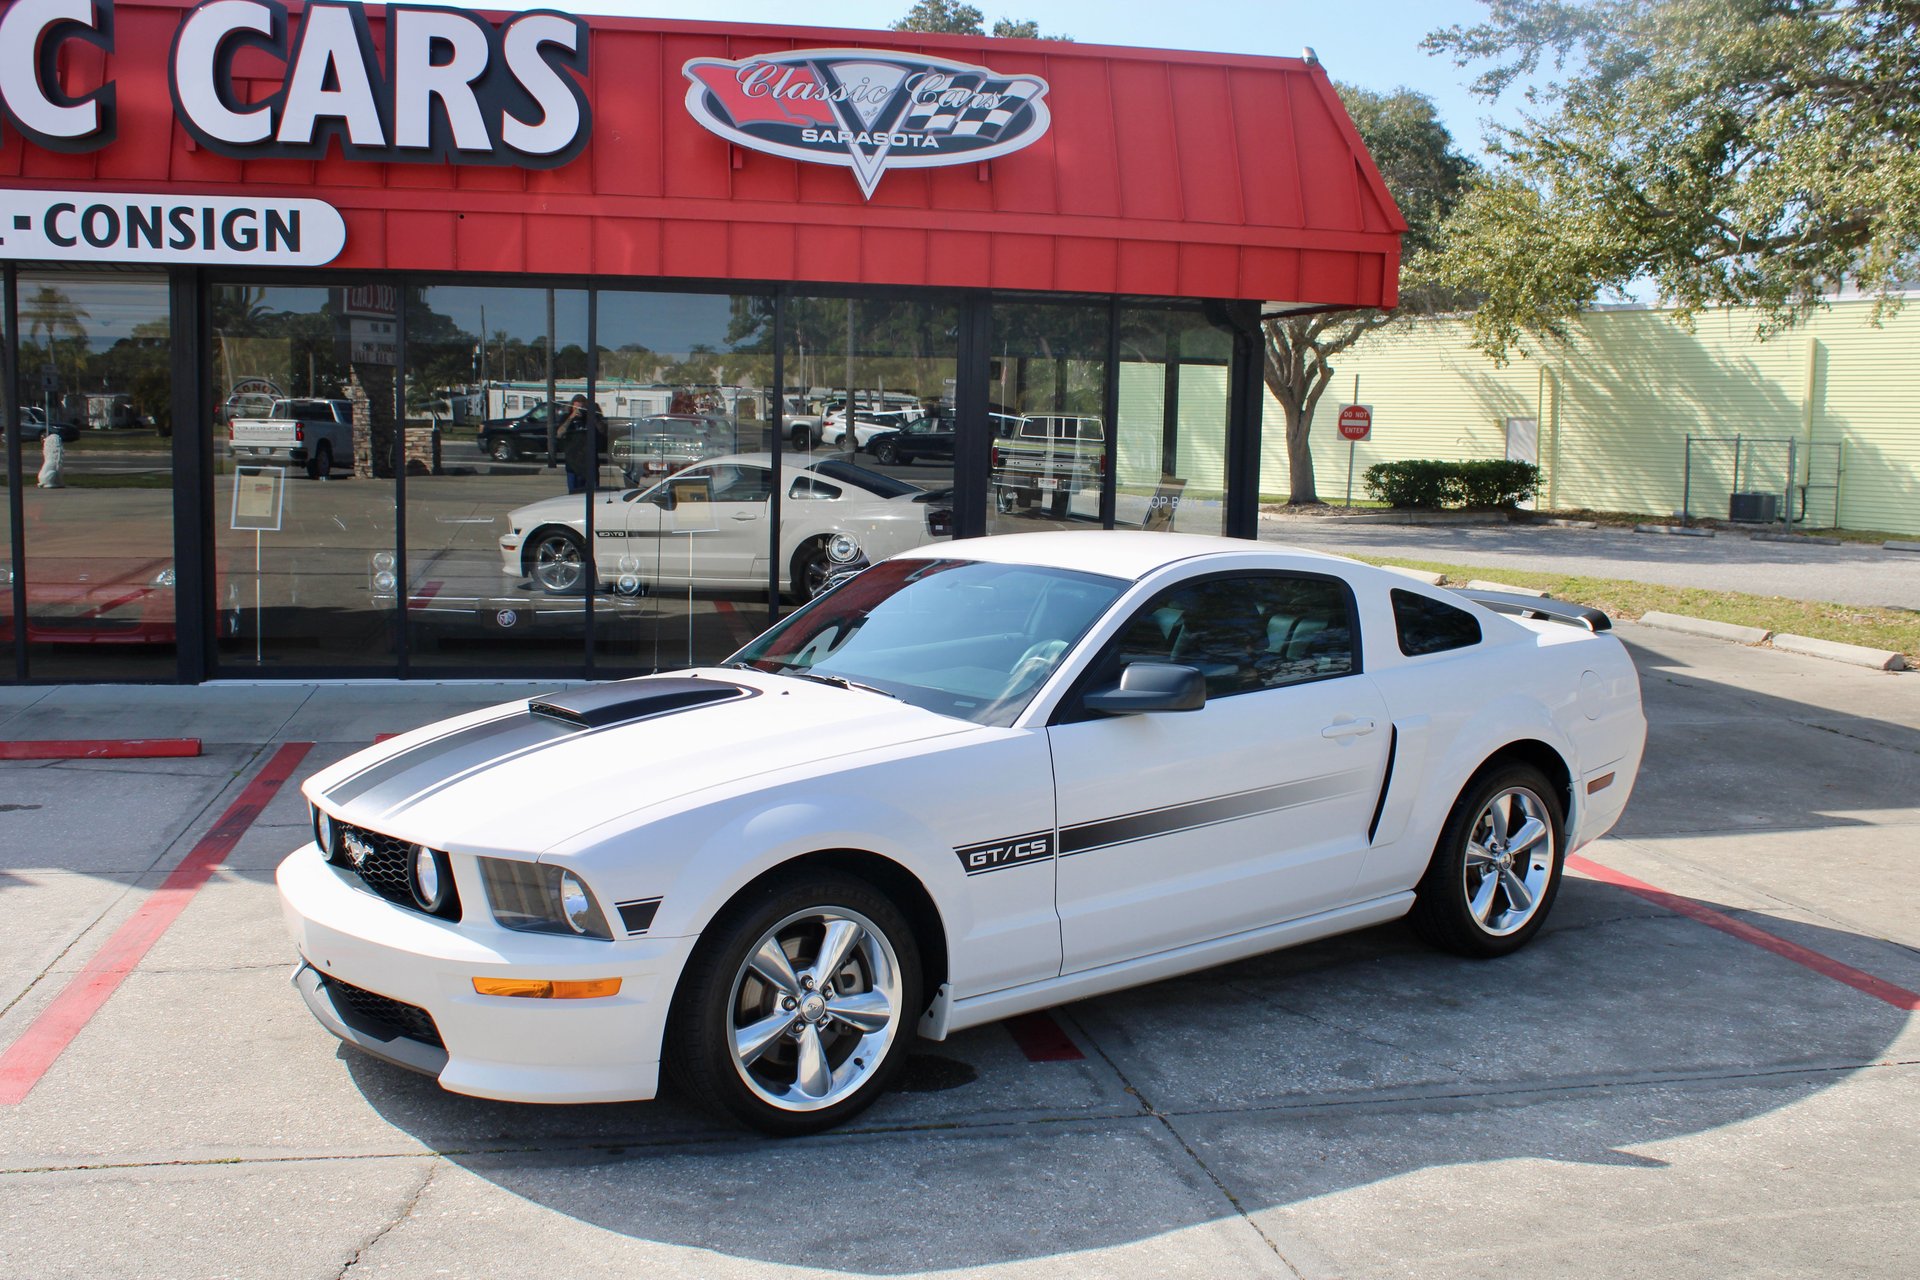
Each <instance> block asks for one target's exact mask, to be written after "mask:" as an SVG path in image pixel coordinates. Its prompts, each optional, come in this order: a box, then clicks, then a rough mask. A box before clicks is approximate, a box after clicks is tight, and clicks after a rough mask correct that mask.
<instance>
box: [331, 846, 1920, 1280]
mask: <svg viewBox="0 0 1920 1280" xmlns="http://www.w3.org/2000/svg"><path fill="white" fill-rule="evenodd" d="M1715 909H1716V910H1722V911H1735V910H1736V909H1735V908H1731V907H1725V906H1718V905H1716V906H1715ZM1794 938H1795V940H1796V941H1798V942H1799V943H1800V944H1801V945H1803V946H1807V947H1811V948H1813V949H1815V950H1820V951H1824V952H1826V953H1827V954H1845V953H1846V952H1847V950H1848V949H1850V948H1858V947H1859V946H1861V945H1862V944H1863V943H1866V942H1868V941H1869V940H1864V939H1861V938H1859V937H1857V936H1855V935H1852V934H1847V933H1844V932H1843V931H1838V930H1830V929H1824V928H1819V927H1811V926H1810V927H1803V928H1800V929H1798V930H1797V931H1796V932H1795V934H1794ZM1055 1016H1056V1017H1057V1018H1058V1019H1059V1020H1060V1021H1061V1022H1062V1023H1063V1024H1064V1025H1065V1026H1066V1027H1067V1028H1068V1029H1069V1030H1070V1032H1071V1034H1072V1035H1073V1037H1074V1039H1075V1041H1076V1043H1077V1044H1078V1045H1079V1046H1080V1047H1081V1048H1082V1049H1083V1050H1084V1051H1085V1053H1086V1057H1085V1059H1084V1060H1082V1061H1080V1062H1068V1063H1058V1062H1028V1061H1026V1060H1025V1059H1024V1058H1022V1057H1021V1055H1019V1054H1018V1053H1017V1052H1014V1051H1013V1049H1012V1039H1011V1037H1009V1036H1007V1034H1006V1032H1005V1029H1004V1028H1002V1027H999V1026H989V1027H983V1028H978V1029H976V1030H974V1031H971V1032H968V1033H965V1034H963V1035H961V1036H958V1037H955V1038H954V1039H952V1040H949V1041H947V1042H944V1043H941V1044H931V1043H926V1042H923V1043H922V1044H921V1046H920V1052H921V1054H922V1055H923V1058H931V1059H934V1060H943V1061H945V1062H948V1063H950V1064H952V1065H954V1066H956V1067H957V1068H959V1069H958V1070H957V1071H953V1072H949V1073H947V1074H948V1075H949V1076H950V1077H951V1078H952V1079H953V1080H954V1081H955V1082H956V1083H957V1087H954V1088H950V1089H944V1090H930V1091H923V1092H918V1093H915V1092H907V1093H901V1094H895V1095H891V1096H889V1097H887V1098H884V1099H882V1100H881V1102H880V1103H879V1104H878V1105H876V1106H875V1107H874V1108H873V1109H872V1110H871V1111H870V1112H868V1113H867V1114H866V1115H864V1116H862V1117H860V1118H859V1120H858V1121H857V1122H856V1123H855V1124H854V1125H853V1126H851V1127H850V1128H848V1129H846V1130H843V1131H840V1132H836V1133H831V1134H826V1135H822V1136H818V1137H814V1138H808V1139H801V1140H788V1141H773V1140H767V1139H762V1138H759V1137H757V1136H753V1135H749V1134H745V1133H742V1132H740V1131H736V1130H732V1129H727V1128H723V1127H718V1126H716V1125H714V1124H713V1123H710V1122H709V1121H707V1120H706V1119H705V1118H704V1117H702V1116H700V1115H699V1114H697V1113H694V1112H692V1111H690V1110H688V1109H686V1108H684V1107H683V1106H681V1105H680V1104H679V1103H678V1102H677V1101H675V1100H674V1099H673V1098H671V1097H670V1096H669V1097H667V1098H665V1099H663V1100H661V1101H656V1102H653V1103H646V1104H634V1105H631V1106H592V1107H530V1106H514V1105H510V1104H500V1103H489V1102H483V1101H478V1100H474V1099H469V1098H461V1097H456V1096H454V1095H451V1094H447V1093H444V1092H442V1091H441V1090H439V1089H438V1087H437V1086H436V1085H435V1084H434V1083H433V1082H432V1081H430V1080H428V1079H426V1078H424V1077H418V1076H410V1075H408V1074H406V1073H404V1072H402V1071H399V1070H398V1069H395V1068H390V1067H387V1066H386V1065H384V1064H382V1063H379V1062H376V1061H373V1060H371V1059H367V1058H364V1057H362V1056H361V1055H358V1054H354V1053H350V1052H347V1051H345V1050H343V1051H342V1058H343V1061H345V1062H346V1064H347V1069H348V1070H349V1071H350V1072H351V1074H352V1076H353V1079H354V1081H355V1082H356V1083H357V1084H358V1086H359V1087H360V1089H361V1091H362V1092H363V1094H364V1095H365V1096H366V1098H367V1100H368V1101H369V1103H371V1105H372V1106H373V1107H374V1108H375V1109H376V1110H377V1111H378V1112H379V1113H380V1115H381V1116H382V1117H383V1118H385V1119H386V1120H387V1121H388V1122H390V1123H391V1124H393V1125H395V1126H396V1127H398V1128H399V1129H401V1130H403V1131H405V1132H407V1133H409V1134H411V1135H413V1136H414V1137H415V1138H417V1139H418V1140H420V1141H421V1142H423V1143H425V1144H427V1145H428V1146H429V1147H430V1148H432V1149H433V1150H434V1151H436V1152H438V1153H439V1154H441V1155H442V1156H444V1157H445V1158H446V1159H448V1160H451V1161H453V1162H454V1163H456V1164H458V1165H459V1166H461V1167H462V1168H464V1169H467V1170H469V1171H471V1172H472V1173H474V1174H476V1175H478V1176H479V1177H481V1178H483V1179H486V1180H487V1181H489V1182H491V1183H493V1184H495V1185H497V1186H499V1187H500V1188H503V1189H505V1190H507V1191H509V1192H511V1193H513V1194H514V1195H515V1196H518V1197H522V1198H524V1199H526V1200H528V1201H531V1202H534V1203H536V1204H539V1205H542V1206H545V1207H547V1208H549V1209H551V1210H553V1211H555V1212H557V1213H561V1214H565V1215H567V1216H569V1217H572V1218H575V1219H579V1220H581V1221H585V1222H588V1223H591V1224H593V1225H596V1226H599V1227H602V1228H605V1229H606V1230H609V1231H612V1232H617V1233H619V1234H621V1235H624V1236H628V1237H633V1238H635V1239H639V1240H646V1241H655V1242H663V1243H670V1244H676V1245H682V1246H688V1247H696V1248H702V1249H710V1250H717V1251H719V1252H721V1253H725V1254H729V1255H732V1256H736V1257H740V1258H746V1259H754V1260H760V1261H766V1262H773V1263H789V1264H802V1265H806V1266H810V1267H820V1268H825V1269H830V1270H839V1271H847V1272H853V1273H858V1274H870V1275H897V1274H904V1273H909V1272H917V1271H923V1270H927V1269H932V1268H949V1267H964V1266H984V1265H993V1264H998V1263H1008V1262H1016V1261H1021V1260H1026V1259H1031V1258H1038V1257H1045V1256H1053V1255H1061V1254H1072V1253H1075V1252H1078V1251H1082V1250H1095V1249H1102V1248H1107V1247H1112V1246H1116V1245H1122V1244H1127V1243H1131V1242H1135V1241H1141V1240H1146V1239H1148V1238H1150V1237H1154V1236H1157V1235H1160V1234H1163V1233H1167V1232H1173V1231H1178V1230H1181V1229H1184V1228H1189V1227H1195V1226H1200V1225H1203V1224H1207V1223H1211V1222H1217V1221H1224V1220H1231V1219H1233V1218H1235V1217H1236V1216H1237V1215H1239V1214H1241V1213H1249V1214H1251V1213H1257V1212H1259V1211H1260V1210H1263V1209H1267V1208H1272V1207H1276V1206H1284V1205H1294V1204H1298V1203H1300V1202H1302V1201H1306V1200H1309V1199H1311V1198H1313V1197H1317V1196H1322V1195H1326V1194H1329V1193H1334V1192H1339V1191H1343V1190H1347V1189H1351V1188H1355V1187H1359V1186H1365V1185H1369V1184H1373V1183H1377V1182H1381V1181H1383V1180H1387V1179H1391V1178H1395V1177H1398V1176H1400V1175H1403V1174H1409V1173H1414V1172H1417V1171H1421V1170H1427V1169H1434V1168H1443V1167H1447V1166H1454V1165H1464V1164H1475V1163H1480V1162H1486V1161H1496V1160H1513V1159H1519V1158H1527V1159H1539V1160H1549V1161H1563V1162H1575V1163H1581V1164H1598V1165H1628V1166H1634V1167H1641V1168H1646V1169H1649V1170H1658V1169H1659V1168H1661V1167H1662V1163H1663V1162H1662V1160H1661V1159H1660V1158H1659V1157H1658V1156H1656V1155H1652V1154H1646V1153H1643V1152H1642V1151H1640V1150H1639V1149H1640V1148H1644V1147H1647V1146H1649V1145H1652V1144H1660V1143H1664V1142H1667V1141H1670V1140H1674V1139H1680V1138H1684V1137H1686V1136H1688V1135H1693V1134H1700V1133H1705V1132H1708V1131H1711V1130H1717V1129H1720V1128H1722V1127H1724V1126H1728V1125H1733V1124H1737V1123H1739V1122H1742V1121H1746V1120H1750V1119H1752V1118H1754V1117H1756V1116H1760V1115H1763V1114H1766V1113H1769V1112H1773V1111H1777V1110H1779V1109H1781V1108H1785V1107H1789V1106H1792V1105H1793V1104H1795V1103H1798V1102H1800V1101H1802V1100H1803V1099H1806V1098H1809V1097H1811V1096H1813V1095H1815V1094H1817V1093H1819V1092H1821V1091H1823V1090H1826V1089H1829V1088H1831V1087H1833V1086H1834V1085H1835V1084H1837V1083H1839V1082H1841V1081H1843V1080H1846V1079H1848V1078H1849V1077H1851V1076H1853V1075H1854V1074H1855V1073H1857V1072H1859V1071H1861V1070H1863V1069H1867V1068H1869V1067H1870V1066H1871V1065H1872V1064H1875V1063H1878V1062H1881V1061H1883V1060H1884V1059H1885V1057H1886V1051H1887V1049H1888V1047H1889V1046H1890V1045H1891V1044H1892V1043H1893V1042H1894V1040H1895V1039H1896V1038H1897V1037H1898V1036H1899V1035H1900V1033H1901V1031H1902V1030H1903V1028H1904V1027H1905V1026H1906V1023H1907V1015H1906V1014H1905V1013H1904V1012H1902V1011H1901V1010H1898V1009H1896V1008H1894V1007H1892V1006H1890V1005H1888V1004H1885V1003H1882V1002H1880V1001H1877V1000H1875V999H1873V998H1871V997H1869V996H1866V995H1863V994H1861V993H1859V992H1856V991H1854V990H1852V989H1850V988H1848V987H1844V986H1842V985H1840V984H1838V983H1836V982H1834V981H1832V980H1831V979H1829V978H1827V977H1824V976H1822V975H1820V974H1817V973H1814V972H1812V971H1810V970H1807V969H1804V968H1801V967H1799V966H1797V965H1795V964H1792V963H1789V962H1788V961H1786V960H1783V959H1781V958H1780V957H1778V956H1775V955H1772V954H1770V953H1768V952H1766V951H1763V950H1761V949H1760V948H1757V947H1754V946H1751V945H1748V944H1747V943H1745V942H1742V941H1739V940H1737V939H1734V938H1730V937H1728V936H1726V935H1725V934H1723V933H1719V932H1716V931H1714V930H1711V929H1707V928H1703V927H1702V926H1700V925H1699V924H1697V923H1695V922H1693V921H1691V920H1688V919H1686V918H1684V917H1681V916H1679V915H1676V914H1674V913H1672V912H1669V911H1666V910H1664V909H1662V908H1660V907H1657V906H1654V905H1652V904H1650V903H1647V902H1645V901H1642V900H1641V899H1639V898H1637V897H1634V896H1632V895H1630V894H1627V893H1625V892H1623V891H1621V890H1619V889H1616V888H1613V887H1611V886H1608V885H1604V884H1600V883H1597V882H1594V881H1590V880H1584V879H1580V878H1578V877H1575V878H1570V879H1569V880H1568V881H1567V882H1566V883H1565V886H1564V891H1563V893H1562V894H1561V897H1560V901H1559V904H1558V906H1557V908H1556V912H1555V916H1554V918H1553V921H1552V923H1551V925H1550V927H1549V928H1548V929H1547V930H1546V931H1545V932H1543V933H1542V935H1541V936H1540V937H1539V938H1538V939H1537V940H1536V941H1535V943H1534V944H1533V945H1532V946H1530V947H1528V948H1527V949H1526V950H1524V951H1522V952H1520V953H1518V954H1516V955H1514V956H1511V957H1508V958H1506V959H1503V960H1499V961H1494V962H1475V961H1467V960H1461V959H1457V958H1455V957H1451V956H1447V955H1442V954H1440V953H1437V952H1434V951H1431V950H1428V949H1426V948H1425V947H1422V946H1421V945H1420V944H1418V943H1417V942H1416V941H1414V940H1413V938H1412V937H1411V935H1410V934H1409V933H1408V932H1407V931H1406V930H1404V929H1403V928H1402V927H1400V926H1398V925H1389V926H1383V927H1380V928H1376V929H1371V930H1367V931H1365V932H1362V933H1357V934H1352V935H1349V936H1346V937H1343V938H1336V939H1331V940H1328V941H1325V942H1322V943H1318V944H1314V945H1311V946H1307V947H1301V948H1297V949H1294V950H1290V951H1284V952H1277V953H1274V954H1271V955H1267V956H1262V957H1258V958H1255V959H1252V960H1248V961H1245V962H1242V963H1238V964H1234V965H1229V966H1224V967H1221V968H1217V969H1211V970H1207V971H1204V972H1201V973H1197V974H1192V975H1189V976H1186V977H1183V978H1178V979H1173V980H1170V981H1166V982H1161V983H1156V984H1154V985H1152V986H1148V987H1143V988H1139V989H1136V990H1133V991H1129V992H1123V993H1120V994H1118V995H1114V996H1109V997H1104V998H1100V999H1095V1000H1088V1001H1083V1002H1080V1003H1079V1004H1076V1005H1071V1006H1067V1007H1065V1008H1063V1009H1060V1010H1056V1011H1055ZM927 1074H928V1073H926V1072H925V1071H924V1070H923V1071H922V1075H923V1077H925V1076H927ZM939 1074H940V1073H939V1072H934V1073H932V1075H933V1076H938V1075H939ZM969 1077H972V1078H971V1079H969Z"/></svg>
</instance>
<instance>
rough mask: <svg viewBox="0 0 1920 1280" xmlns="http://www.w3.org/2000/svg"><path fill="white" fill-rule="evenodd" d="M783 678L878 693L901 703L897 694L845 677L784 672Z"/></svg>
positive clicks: (811, 672)
mask: <svg viewBox="0 0 1920 1280" xmlns="http://www.w3.org/2000/svg"><path fill="white" fill-rule="evenodd" d="M780 674H781V675H783V676H793V677H794V678H796V679H799V680H812V681H814V682H815V683H818V684H830V685H832V686H833V687H834V688H836V689H858V690H860V691H861V692H862V693H877V694H879V695H880V696H881V697H883V698H892V699H893V700H894V701H895V702H898V701H900V695H899V694H897V693H888V692H887V691H886V690H885V689H876V688H875V687H874V686H872V685H870V684H861V683H860V682H859V681H858V680H849V679H847V678H846V677H845V676H823V675H820V674H818V673H817V672H813V671H782V672H781V673H780Z"/></svg>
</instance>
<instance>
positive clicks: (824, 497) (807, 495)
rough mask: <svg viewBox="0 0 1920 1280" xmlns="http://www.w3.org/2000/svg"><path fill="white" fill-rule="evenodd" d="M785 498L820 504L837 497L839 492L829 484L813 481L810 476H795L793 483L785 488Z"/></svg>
mask: <svg viewBox="0 0 1920 1280" xmlns="http://www.w3.org/2000/svg"><path fill="white" fill-rule="evenodd" d="M787 496H788V497H789V498H800V499H802V500H813V501H816V502H820V501H828V500H831V499H833V498H837V497H839V496H840V491H839V490H838V489H836V488H834V487H833V486H832V485H830V484H824V483H822V482H821V481H818V480H815V479H814V478H813V477H812V476H795V477H794V478H793V483H792V484H791V485H789V486H788V487H787Z"/></svg>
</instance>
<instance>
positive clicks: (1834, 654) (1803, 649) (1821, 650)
mask: <svg viewBox="0 0 1920 1280" xmlns="http://www.w3.org/2000/svg"><path fill="white" fill-rule="evenodd" d="M1773 647H1774V648H1776V649H1785V650H1786V651H1787V652H1788V653H1799V654H1805V655H1806V656H1807V657H1809V658H1826V659H1829V660H1830V661H1833V662H1848V663H1852V664H1853V665H1854V666H1856V667H1867V668H1869V669H1871V670H1874V671H1905V670H1906V669H1907V660H1906V658H1905V657H1903V656H1902V655H1900V654H1897V653H1894V652H1893V651H1892V650H1889V649H1869V648H1867V647H1866V646H1865V645H1859V644H1842V643H1841V642H1840V641H1838V640H1816V639H1814V638H1813V637H1812V636H1796V635H1789V634H1785V633H1782V634H1779V635H1776V636H1774V638H1773Z"/></svg>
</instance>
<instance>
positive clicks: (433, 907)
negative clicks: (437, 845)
mask: <svg viewBox="0 0 1920 1280" xmlns="http://www.w3.org/2000/svg"><path fill="white" fill-rule="evenodd" d="M446 858H447V855H446V854H444V853H441V852H440V851H439V850H437V849H429V848H427V847H426V846H425V845H423V844H417V845H415V846H413V857H412V859H411V860H410V863H409V866H408V868H407V881H408V887H409V888H410V889H412V890H413V900H414V901H415V902H417V903H419V904H420V909H421V910H422V911H426V912H437V911H439V910H440V908H441V907H443V906H445V905H446V902H447V888H448V886H449V885H451V884H452V883H453V877H452V876H451V875H449V874H448V867H447V863H446Z"/></svg>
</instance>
